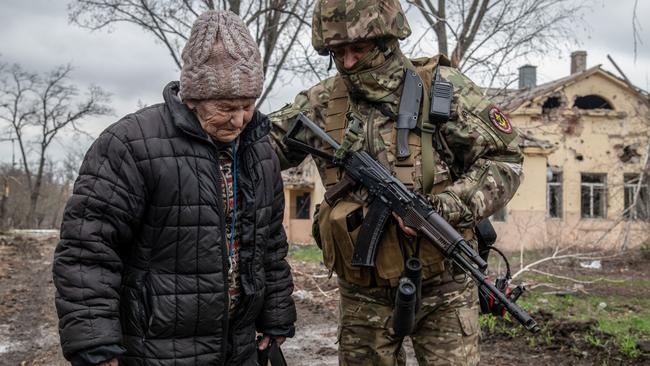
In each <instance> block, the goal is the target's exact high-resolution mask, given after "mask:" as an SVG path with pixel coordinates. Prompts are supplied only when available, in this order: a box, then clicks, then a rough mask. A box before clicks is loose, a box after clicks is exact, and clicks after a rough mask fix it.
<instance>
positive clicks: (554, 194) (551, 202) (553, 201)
mask: <svg viewBox="0 0 650 366" xmlns="http://www.w3.org/2000/svg"><path fill="white" fill-rule="evenodd" d="M546 208H547V212H548V217H554V218H560V217H562V172H557V171H549V175H548V177H547V182H546Z"/></svg>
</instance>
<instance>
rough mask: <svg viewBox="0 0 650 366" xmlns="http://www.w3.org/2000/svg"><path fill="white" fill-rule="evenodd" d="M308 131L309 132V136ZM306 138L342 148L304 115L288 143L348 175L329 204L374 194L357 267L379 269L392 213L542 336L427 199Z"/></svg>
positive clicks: (364, 162)
mask: <svg viewBox="0 0 650 366" xmlns="http://www.w3.org/2000/svg"><path fill="white" fill-rule="evenodd" d="M304 127H306V128H308V129H309V131H304V130H303V128H304ZM301 132H311V133H313V134H314V135H315V136H316V137H317V138H319V139H320V140H322V142H324V143H325V144H327V145H329V146H330V147H331V148H332V149H334V151H339V148H340V144H339V143H338V142H336V141H335V140H334V139H333V138H332V137H331V136H329V135H328V134H327V133H326V132H325V131H323V130H322V129H321V128H320V127H318V126H317V125H316V124H315V123H314V122H313V121H311V120H310V119H309V118H307V117H306V116H305V115H303V114H302V113H301V114H299V115H298V118H297V119H296V121H295V122H294V123H293V125H292V126H291V128H290V130H289V132H288V133H287V135H286V136H285V138H284V141H285V143H286V144H287V145H288V146H290V147H293V148H296V149H298V150H300V151H303V152H305V153H309V154H311V155H313V156H316V157H319V158H321V159H324V160H326V161H327V162H329V163H331V164H334V165H335V166H338V167H340V168H343V170H344V171H345V174H344V175H343V178H342V179H341V181H340V182H339V183H337V184H336V185H335V186H334V187H332V188H331V189H329V190H328V191H327V193H326V194H325V199H326V201H327V202H328V203H329V204H333V203H334V202H335V201H336V199H338V198H339V197H341V196H342V195H343V194H345V193H347V192H349V191H350V190H351V189H356V188H357V187H359V185H361V186H363V187H365V189H366V190H367V192H368V214H367V216H366V217H365V218H364V219H363V223H362V226H361V230H360V233H359V240H358V241H357V243H356V244H355V248H354V254H353V258H352V264H353V265H356V266H362V267H373V266H374V262H375V255H376V252H377V246H378V243H379V241H380V239H381V237H382V235H383V233H384V231H385V226H386V223H387V220H388V218H389V216H391V213H395V214H396V215H397V216H399V217H400V218H401V219H402V220H403V221H404V224H405V225H407V226H410V227H412V228H414V229H416V230H417V231H418V233H420V234H421V235H422V236H423V237H425V238H426V239H428V240H429V241H430V242H431V243H433V245H435V247H436V248H437V249H438V250H439V251H440V252H441V253H442V254H443V255H444V256H445V257H446V258H448V259H451V260H452V261H453V262H454V263H456V265H457V266H458V267H460V268H461V269H462V270H463V271H464V272H465V273H467V275H469V276H470V277H471V278H472V279H473V280H474V281H475V282H476V284H477V285H478V287H479V289H480V291H482V292H484V293H486V294H489V295H490V296H491V297H492V298H494V299H495V301H497V302H498V303H500V304H501V305H503V307H504V308H505V310H506V311H507V312H508V313H510V314H511V315H512V316H513V317H514V318H515V319H517V321H519V323H521V324H522V325H523V326H524V327H525V328H526V329H528V330H530V331H531V332H533V333H537V332H538V331H539V330H540V328H539V326H538V325H537V323H536V322H535V320H534V319H533V318H532V317H531V316H530V315H529V314H528V313H527V312H526V311H524V310H523V309H522V308H521V307H519V305H517V304H516V303H515V302H514V301H513V300H511V299H510V298H509V297H508V296H506V295H505V294H504V293H503V292H502V291H500V290H499V289H498V288H497V287H495V286H494V285H493V284H491V283H489V282H488V279H487V278H486V276H485V274H483V272H482V271H484V270H485V268H487V263H486V262H485V261H484V260H483V259H482V258H481V257H480V256H479V254H478V253H477V252H476V251H474V249H472V247H471V246H470V245H469V244H468V243H467V242H466V241H465V240H464V239H463V237H462V236H461V235H460V234H459V233H458V232H457V231H456V230H455V229H454V228H453V227H452V226H451V225H449V223H448V222H447V221H445V220H444V219H443V218H442V217H441V216H440V215H438V214H437V213H436V212H435V211H434V210H433V208H432V207H431V204H430V203H429V201H427V199H426V198H425V197H423V196H422V195H420V194H417V193H414V192H412V191H410V190H409V189H408V188H406V186H404V184H403V183H402V182H400V181H399V180H397V179H396V178H395V177H393V175H392V174H391V173H390V172H389V171H388V170H387V169H386V168H385V167H384V166H383V165H381V164H380V163H379V162H377V161H376V160H375V159H373V158H372V157H371V156H370V155H369V154H368V153H367V152H366V151H363V150H360V151H346V152H345V154H343V155H342V157H341V158H337V157H336V156H334V155H331V154H328V153H327V152H326V151H322V150H319V149H316V148H314V147H313V146H311V145H309V144H308V143H306V142H304V141H301V140H300V139H298V136H299V135H300V133H301Z"/></svg>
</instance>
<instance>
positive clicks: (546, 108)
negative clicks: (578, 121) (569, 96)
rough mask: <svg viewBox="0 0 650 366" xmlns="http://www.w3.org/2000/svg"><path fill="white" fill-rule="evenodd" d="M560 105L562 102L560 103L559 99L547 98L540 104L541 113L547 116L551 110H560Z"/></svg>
mask: <svg viewBox="0 0 650 366" xmlns="http://www.w3.org/2000/svg"><path fill="white" fill-rule="evenodd" d="M561 105H562V102H561V101H560V97H557V96H555V97H548V99H546V101H544V104H542V113H543V114H549V113H551V111H552V110H554V109H557V108H560V106H561Z"/></svg>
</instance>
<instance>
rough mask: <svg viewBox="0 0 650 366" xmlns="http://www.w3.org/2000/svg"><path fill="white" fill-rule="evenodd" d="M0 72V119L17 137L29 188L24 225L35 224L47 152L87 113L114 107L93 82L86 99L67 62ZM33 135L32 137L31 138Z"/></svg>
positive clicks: (99, 113)
mask: <svg viewBox="0 0 650 366" xmlns="http://www.w3.org/2000/svg"><path fill="white" fill-rule="evenodd" d="M0 71H2V74H0V75H1V76H0V121H4V122H5V123H7V126H8V128H9V129H10V130H11V131H12V132H13V134H14V135H15V136H16V140H17V141H18V147H19V149H20V154H21V163H22V170H23V173H24V176H25V179H26V182H27V188H28V191H29V206H28V212H27V215H26V220H25V224H26V225H34V224H35V220H34V219H35V214H36V208H37V206H38V201H39V197H40V194H41V186H42V185H43V177H44V172H45V167H46V163H47V152H48V148H49V147H50V146H51V144H52V142H53V141H54V140H55V138H56V137H57V136H59V134H60V133H61V132H62V131H64V130H66V129H72V130H77V131H79V126H78V124H79V123H80V122H82V121H83V120H84V119H85V118H88V117H91V116H101V115H106V114H109V113H111V112H112V110H111V109H110V108H109V107H108V106H107V105H106V103H107V102H108V100H109V97H108V94H106V93H105V92H104V91H103V90H102V89H101V88H99V87H97V86H91V87H90V88H89V90H88V92H87V95H86V96H85V97H84V98H81V97H80V95H79V88H78V87H77V86H76V85H74V84H72V83H71V82H70V80H69V79H70V73H71V71H72V67H71V66H70V65H65V66H59V67H57V68H55V69H54V70H52V71H51V72H49V73H46V74H45V75H42V76H39V75H37V74H35V73H30V72H27V71H24V70H23V69H22V68H21V67H20V66H18V65H14V66H12V67H5V68H3V69H2V70H0ZM32 139H33V140H32Z"/></svg>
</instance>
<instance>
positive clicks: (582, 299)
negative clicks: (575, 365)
mask: <svg viewBox="0 0 650 366" xmlns="http://www.w3.org/2000/svg"><path fill="white" fill-rule="evenodd" d="M639 281H645V280H639ZM627 285H630V287H635V286H637V285H638V284H637V283H636V281H633V282H631V283H628V284H627ZM518 303H519V304H520V305H521V306H522V307H523V308H524V309H526V310H527V311H530V312H532V313H535V312H536V311H538V310H543V311H546V312H550V313H552V314H553V316H554V318H555V319H567V320H569V321H588V320H591V319H596V320H597V323H596V325H595V326H594V333H588V334H586V335H584V341H585V342H586V343H587V344H589V345H591V346H593V347H595V348H609V347H616V348H618V350H619V351H620V352H621V353H622V354H624V355H625V356H626V357H629V358H637V357H639V356H640V355H641V352H640V351H639V349H638V347H637V344H638V342H640V341H642V340H648V339H650V300H648V299H645V298H631V297H629V296H620V295H611V296H606V295H605V296H589V295H584V294H579V295H575V296H573V295H566V296H556V295H543V294H542V293H539V292H529V293H526V294H525V295H524V296H523V297H522V299H521V300H520V301H519V302H518ZM601 303H603V304H606V306H605V307H604V308H602V307H601V306H599V305H600V304H601ZM601 332H602V333H605V334H608V335H610V336H611V338H608V337H605V338H602V337H601V336H599V334H602V333H601ZM544 336H545V334H544V331H542V333H541V334H540V335H537V336H536V338H537V339H535V340H534V341H532V340H530V339H528V341H529V345H531V346H534V345H540V344H545V343H546V344H549V343H550V342H552V341H553V340H552V339H551V338H548V339H544V338H545V337H544Z"/></svg>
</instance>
